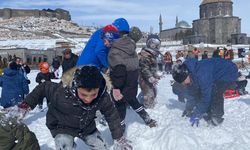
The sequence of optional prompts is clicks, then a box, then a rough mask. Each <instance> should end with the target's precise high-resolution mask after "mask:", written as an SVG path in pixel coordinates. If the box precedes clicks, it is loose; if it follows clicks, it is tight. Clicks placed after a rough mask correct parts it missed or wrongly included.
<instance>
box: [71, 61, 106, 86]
mask: <svg viewBox="0 0 250 150" xmlns="http://www.w3.org/2000/svg"><path fill="white" fill-rule="evenodd" d="M73 80H74V81H73V84H74V86H75V87H76V88H78V87H81V88H100V87H101V85H102V81H103V76H102V74H101V72H100V71H99V70H98V69H97V67H95V66H83V67H82V68H79V69H77V70H76V71H75V74H74V79H73Z"/></svg>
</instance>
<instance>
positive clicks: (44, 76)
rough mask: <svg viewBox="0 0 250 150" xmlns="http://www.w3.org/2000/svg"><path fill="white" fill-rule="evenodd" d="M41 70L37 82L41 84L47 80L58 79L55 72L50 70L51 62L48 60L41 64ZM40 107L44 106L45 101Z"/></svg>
mask: <svg viewBox="0 0 250 150" xmlns="http://www.w3.org/2000/svg"><path fill="white" fill-rule="evenodd" d="M39 70H40V72H39V73H38V74H37V76H36V82H37V83H38V84H41V83H43V82H45V81H51V79H56V77H55V74H54V72H49V63H48V62H41V63H40V64H39ZM39 108H40V109H42V108H43V102H41V103H40V104H39Z"/></svg>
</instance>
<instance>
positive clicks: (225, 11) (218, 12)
mask: <svg viewBox="0 0 250 150" xmlns="http://www.w3.org/2000/svg"><path fill="white" fill-rule="evenodd" d="M201 42H204V43H211V44H248V38H247V35H246V34H244V33H241V19H240V18H239V17H236V16H233V2H232V1H231V0H203V1H202V3H201V5H200V19H197V20H194V21H193V35H191V36H187V37H185V38H184V39H183V43H184V44H195V43H201Z"/></svg>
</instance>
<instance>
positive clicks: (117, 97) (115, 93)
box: [112, 89, 123, 101]
mask: <svg viewBox="0 0 250 150" xmlns="http://www.w3.org/2000/svg"><path fill="white" fill-rule="evenodd" d="M112 92H113V97H114V99H115V100H116V101H119V100H121V99H122V98H123V95H122V93H121V91H120V89H113V90H112Z"/></svg>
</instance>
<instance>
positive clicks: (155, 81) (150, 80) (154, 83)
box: [148, 77, 159, 86]
mask: <svg viewBox="0 0 250 150" xmlns="http://www.w3.org/2000/svg"><path fill="white" fill-rule="evenodd" d="M158 81H159V80H158V79H156V78H154V77H150V78H149V79H148V82H149V83H152V84H153V86H156V85H157V84H158Z"/></svg>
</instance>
